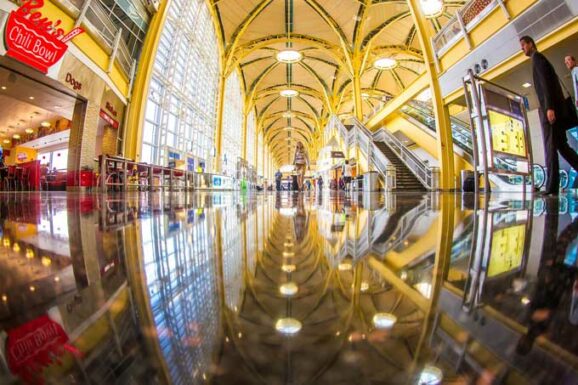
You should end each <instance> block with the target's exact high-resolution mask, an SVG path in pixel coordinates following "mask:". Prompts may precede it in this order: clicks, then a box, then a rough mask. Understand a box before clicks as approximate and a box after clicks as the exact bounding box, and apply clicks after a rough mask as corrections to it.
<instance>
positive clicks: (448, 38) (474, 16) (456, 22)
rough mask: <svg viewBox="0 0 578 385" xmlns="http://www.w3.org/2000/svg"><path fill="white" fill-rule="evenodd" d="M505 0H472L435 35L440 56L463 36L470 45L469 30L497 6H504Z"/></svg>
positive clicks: (434, 39) (434, 45) (435, 45)
mask: <svg viewBox="0 0 578 385" xmlns="http://www.w3.org/2000/svg"><path fill="white" fill-rule="evenodd" d="M504 1H505V0H470V1H469V2H468V3H466V5H464V6H463V8H461V9H460V10H458V11H457V12H456V14H455V15H454V16H453V17H452V18H451V19H450V20H449V21H448V22H447V24H446V25H445V26H444V27H443V28H442V29H441V30H440V31H439V32H438V33H437V34H436V35H435V36H434V37H433V39H432V43H433V44H432V45H433V48H434V50H435V52H436V55H437V56H438V57H439V56H440V55H442V54H443V53H444V52H445V51H447V50H448V49H449V48H450V47H451V46H452V45H453V44H455V43H456V42H457V41H458V40H460V39H461V38H464V39H466V41H467V43H468V45H470V41H469V36H468V32H469V31H470V30H471V29H472V28H473V26H474V25H475V24H477V23H479V22H480V21H481V20H482V19H484V18H485V16H486V15H487V14H488V13H489V12H490V11H492V10H493V9H494V8H496V7H502V9H504V12H507V10H506V9H505V7H504Z"/></svg>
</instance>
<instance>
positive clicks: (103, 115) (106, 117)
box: [100, 108, 120, 128]
mask: <svg viewBox="0 0 578 385" xmlns="http://www.w3.org/2000/svg"><path fill="white" fill-rule="evenodd" d="M100 117H101V118H102V119H103V120H104V121H105V122H107V123H108V124H110V125H111V126H112V128H118V127H119V126H120V125H119V123H118V121H116V120H114V119H113V118H112V116H110V115H109V114H107V113H106V111H105V110H103V109H102V108H101V109H100Z"/></svg>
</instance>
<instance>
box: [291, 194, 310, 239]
mask: <svg viewBox="0 0 578 385" xmlns="http://www.w3.org/2000/svg"><path fill="white" fill-rule="evenodd" d="M293 198H294V199H296V200H297V202H294V203H295V204H296V206H297V212H296V213H295V219H294V222H293V223H294V228H295V239H296V240H297V241H298V242H302V241H303V239H305V235H306V234H307V231H308V230H309V229H308V217H307V211H305V202H303V195H302V194H299V195H293Z"/></svg>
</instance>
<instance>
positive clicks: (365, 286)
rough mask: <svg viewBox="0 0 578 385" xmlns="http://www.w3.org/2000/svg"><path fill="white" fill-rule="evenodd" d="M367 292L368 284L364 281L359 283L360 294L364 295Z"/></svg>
mask: <svg viewBox="0 0 578 385" xmlns="http://www.w3.org/2000/svg"><path fill="white" fill-rule="evenodd" d="M368 290H369V283H367V282H365V281H364V282H361V292H362V293H365V292H366V291H368Z"/></svg>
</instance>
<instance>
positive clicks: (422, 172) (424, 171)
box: [373, 128, 439, 190]
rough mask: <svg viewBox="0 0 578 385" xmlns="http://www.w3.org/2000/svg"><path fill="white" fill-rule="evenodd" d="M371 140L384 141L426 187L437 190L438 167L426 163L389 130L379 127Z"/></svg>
mask: <svg viewBox="0 0 578 385" xmlns="http://www.w3.org/2000/svg"><path fill="white" fill-rule="evenodd" d="M373 140H374V141H377V142H383V143H385V144H386V145H387V146H388V147H389V148H390V149H391V150H392V151H393V152H394V153H395V155H397V157H398V158H399V159H401V161H402V162H403V163H404V164H405V165H406V166H407V168H408V169H409V170H410V171H411V172H412V173H413V174H414V175H415V176H416V177H417V179H418V180H419V181H420V182H421V183H422V184H423V185H424V186H426V187H427V188H428V189H430V190H437V189H438V188H439V168H438V167H432V166H430V165H428V164H427V163H426V162H424V161H423V160H422V159H420V158H419V157H418V156H417V155H415V154H414V153H413V151H411V150H410V149H408V148H407V147H406V145H405V144H403V143H402V142H401V141H400V140H399V139H398V138H396V137H395V135H393V134H392V133H391V132H389V131H387V130H386V129H384V128H381V129H379V130H377V131H376V132H375V133H374V134H373Z"/></svg>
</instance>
